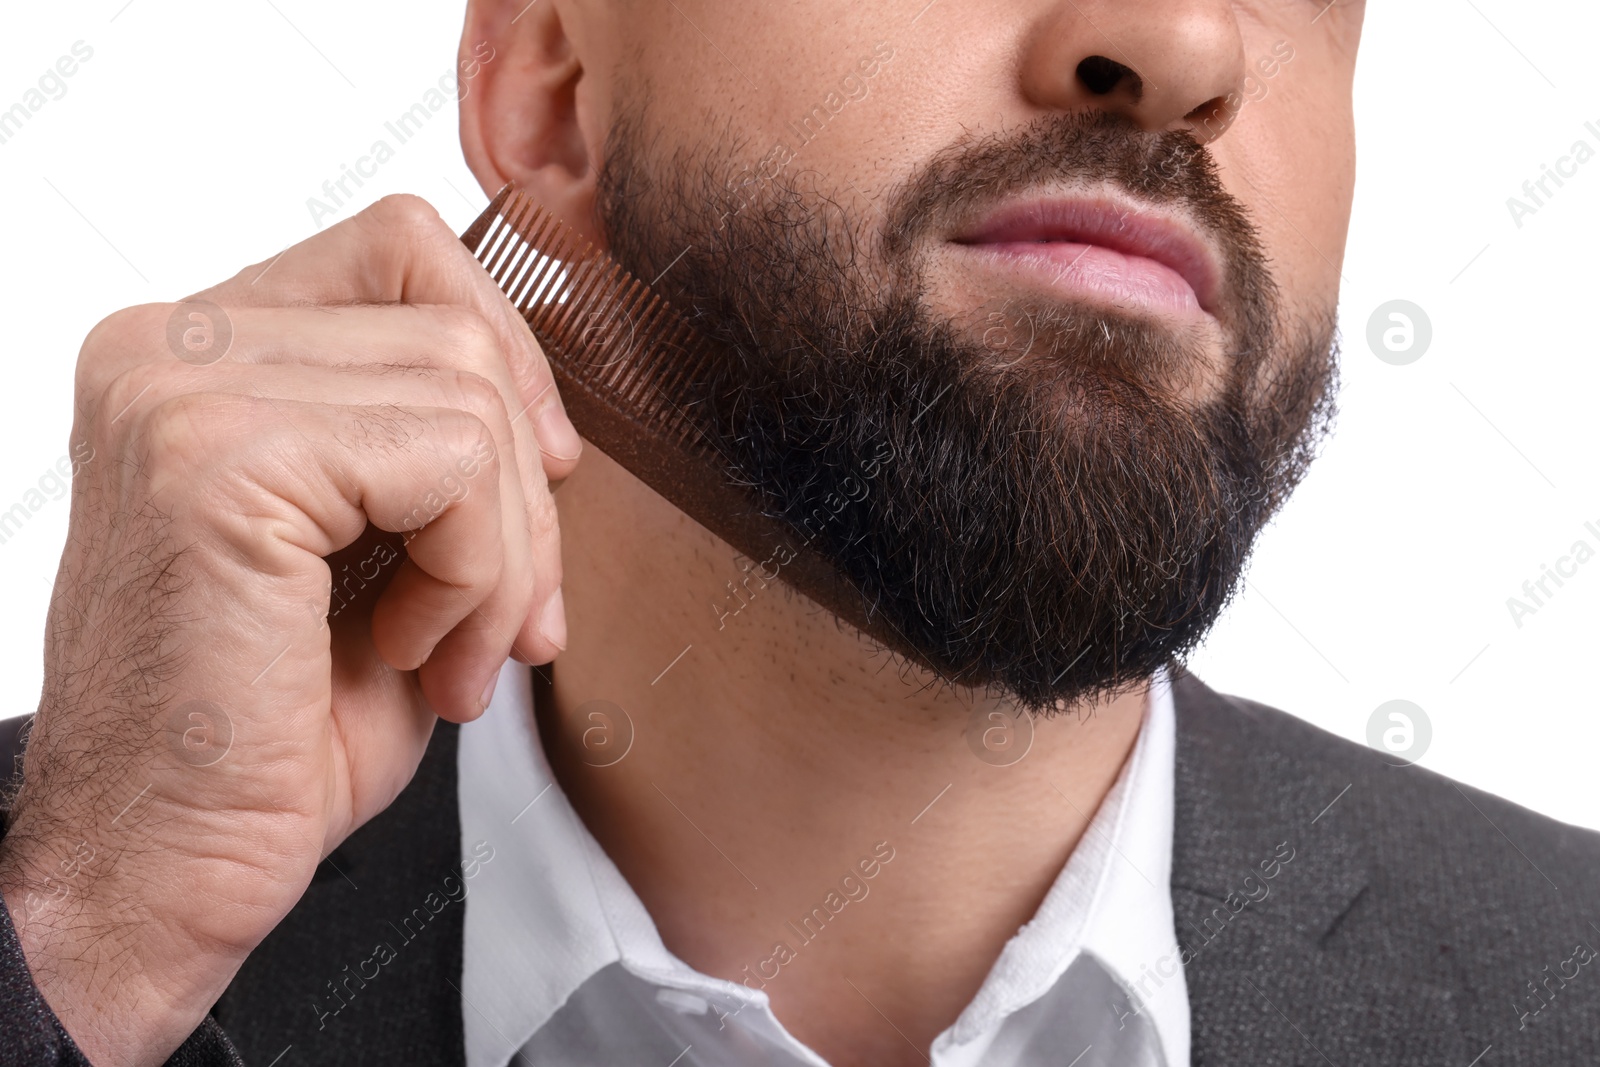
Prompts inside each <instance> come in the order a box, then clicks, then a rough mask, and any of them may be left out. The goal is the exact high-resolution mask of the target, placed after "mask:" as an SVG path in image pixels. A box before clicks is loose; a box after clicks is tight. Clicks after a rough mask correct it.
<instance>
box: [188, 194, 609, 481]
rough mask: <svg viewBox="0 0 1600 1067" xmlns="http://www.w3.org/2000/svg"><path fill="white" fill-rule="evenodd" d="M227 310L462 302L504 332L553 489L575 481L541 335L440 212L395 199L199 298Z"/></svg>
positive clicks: (567, 432) (570, 431)
mask: <svg viewBox="0 0 1600 1067" xmlns="http://www.w3.org/2000/svg"><path fill="white" fill-rule="evenodd" d="M194 298H198V299H205V300H210V301H212V302H213V303H216V304H219V305H222V306H223V307H227V306H229V305H232V306H235V307H240V306H247V307H295V306H307V305H310V306H319V305H333V304H455V305H460V306H465V307H470V308H472V309H474V310H476V311H477V312H478V313H479V314H480V315H482V316H483V317H484V318H485V319H486V320H487V321H488V322H489V323H490V325H491V326H492V327H493V328H494V331H495V334H496V336H497V337H498V339H499V341H500V346H501V349H502V350H503V351H504V352H505V354H506V362H507V365H508V366H509V368H510V370H511V378H512V381H513V383H514V384H515V385H516V388H517V391H518V393H519V394H520V396H521V405H520V407H521V410H520V411H517V410H513V411H512V413H511V414H512V418H513V419H514V420H517V419H523V418H525V419H527V420H528V421H529V423H530V424H531V425H532V426H533V429H534V435H535V437H536V438H537V439H538V442H539V450H540V452H541V453H542V454H543V462H544V469H545V476H546V477H547V478H549V479H550V480H551V481H557V480H559V479H561V478H565V477H566V476H567V475H569V474H571V473H572V469H573V467H574V466H575V465H576V463H577V460H578V454H579V453H580V452H581V451H582V448H583V442H582V439H581V438H580V437H579V436H578V431H577V430H576V429H574V428H573V425H572V422H571V420H569V419H568V418H567V413H566V409H565V408H564V407H563V406H562V403H561V398H560V396H559V394H558V392H557V390H556V388H555V380H554V378H552V377H551V374H550V365H549V364H548V363H547V362H546V360H545V358H544V352H543V351H542V350H540V348H539V344H538V342H537V341H536V340H534V337H533V331H531V330H529V329H528V325H527V323H526V322H524V321H523V318H522V316H521V315H519V314H518V313H517V310H516V308H515V307H513V306H512V304H511V301H510V300H508V299H506V296H505V294H504V293H502V292H501V291H500V289H499V288H498V287H497V286H496V285H495V284H494V280H493V279H492V278H490V277H489V274H488V272H487V271H485V270H484V269H483V267H482V266H481V265H479V263H478V261H477V260H476V259H474V258H473V257H472V253H470V252H468V251H467V248H466V246H465V245H463V244H462V243H461V240H460V238H459V237H457V235H456V234H455V232H454V231H453V230H451V229H450V227H449V226H448V225H447V224H446V223H445V221H444V220H443V219H442V218H440V217H439V213H438V212H437V211H435V210H434V209H433V206H432V205H431V204H429V203H428V202H427V201H426V200H423V199H422V198H421V197H416V196H408V195H395V196H386V197H384V198H383V199H382V200H379V201H378V202H377V203H375V204H373V205H372V206H371V207H369V208H367V209H365V210H364V211H362V212H360V213H359V214H356V215H353V216H351V217H350V218H348V219H345V220H344V221H342V222H340V223H338V224H337V225H334V226H330V227H329V228H328V229H326V230H324V231H323V232H321V233H319V234H316V235H314V236H312V237H308V238H306V239H305V240H304V241H301V242H300V243H299V244H296V245H292V246H291V247H289V248H288V249H286V250H284V251H283V252H282V253H280V254H279V255H278V256H277V257H275V258H274V259H272V260H269V261H265V262H263V263H258V264H255V265H254V266H250V267H246V268H245V269H244V270H242V271H240V272H239V273H238V274H236V275H234V276H233V277H232V278H230V279H228V280H227V281H225V282H223V283H221V284H220V285H215V286H212V287H211V288H210V289H207V290H205V291H203V292H200V293H196V294H195V295H194V297H193V298H191V299H194Z"/></svg>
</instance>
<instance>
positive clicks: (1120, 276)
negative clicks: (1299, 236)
mask: <svg viewBox="0 0 1600 1067" xmlns="http://www.w3.org/2000/svg"><path fill="white" fill-rule="evenodd" d="M950 243H951V244H952V245H954V246H956V247H957V248H960V249H962V250H964V251H967V252H969V253H971V254H972V255H973V256H975V257H978V259H979V264H980V265H981V266H986V267H988V268H990V269H995V270H999V271H1001V272H1002V273H1005V274H1007V275H1009V276H1011V277H1012V278H1015V279H1017V280H1020V281H1022V282H1024V283H1025V284H1028V285H1030V286H1033V287H1043V288H1045V289H1047V290H1049V291H1050V292H1052V293H1053V294H1057V295H1061V296H1066V297H1071V298H1076V299H1080V300H1081V299H1088V300H1090V301H1093V302H1100V303H1105V304H1109V305H1111V306H1114V307H1119V308H1132V309H1136V310H1142V311H1150V312H1167V313H1172V314H1176V315H1179V316H1182V317H1193V316H1198V315H1205V316H1210V315H1213V314H1214V313H1215V307H1216V302H1217V297H1218V286H1219V279H1220V277H1221V271H1220V270H1219V269H1218V266H1217V261H1216V257H1215V255H1214V254H1213V252H1212V250H1211V248H1210V247H1209V246H1208V245H1207V243H1206V242H1204V241H1202V240H1201V239H1200V238H1199V236H1197V234H1196V233H1195V231H1194V230H1193V229H1192V228H1191V227H1190V226H1188V225H1186V224H1185V223H1184V222H1183V221H1181V220H1180V219H1179V218H1177V217H1174V216H1170V215H1165V214H1161V213H1158V212H1156V211H1153V210H1150V209H1148V208H1144V207H1141V206H1138V205H1135V204H1133V203H1132V202H1117V201H1114V200H1112V199H1109V198H1102V197H1096V198H1068V197H1035V198H1031V199H1027V200H1021V201H1014V202H1012V203H1009V204H1006V205H1004V206H1002V207H1000V208H998V209H996V210H995V211H992V212H990V213H989V214H987V215H985V216H983V217H982V218H980V219H978V220H977V221H976V222H975V223H974V224H973V225H971V226H970V227H968V228H965V229H963V230H961V231H960V232H959V233H958V234H957V235H956V236H954V237H952V238H950Z"/></svg>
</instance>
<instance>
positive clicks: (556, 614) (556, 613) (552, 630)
mask: <svg viewBox="0 0 1600 1067" xmlns="http://www.w3.org/2000/svg"><path fill="white" fill-rule="evenodd" d="M539 633H540V634H541V635H543V637H544V639H545V640H546V641H549V642H550V643H551V644H552V645H555V646H556V647H557V648H559V649H560V650H561V651H563V652H565V651H566V650H567V608H566V605H565V603H563V602H562V599H561V590H559V589H557V590H556V591H555V594H554V595H553V596H551V597H550V599H549V600H547V601H545V604H544V611H542V612H540V613H539Z"/></svg>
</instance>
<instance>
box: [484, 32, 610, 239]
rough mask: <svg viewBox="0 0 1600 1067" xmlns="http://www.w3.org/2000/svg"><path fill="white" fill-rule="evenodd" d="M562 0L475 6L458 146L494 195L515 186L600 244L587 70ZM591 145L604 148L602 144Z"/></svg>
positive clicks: (489, 192) (486, 189)
mask: <svg viewBox="0 0 1600 1067" xmlns="http://www.w3.org/2000/svg"><path fill="white" fill-rule="evenodd" d="M564 7H565V5H562V4H558V3H557V0H536V2H535V3H533V4H531V5H530V4H528V3H527V0H470V3H469V4H468V7H467V17H466V25H465V27H464V29H463V31H462V36H461V47H460V49H459V52H458V70H459V71H460V89H459V94H458V95H459V98H460V109H461V147H462V151H463V153H464V154H465V156H466V160H467V166H468V167H470V168H471V169H472V173H473V175H474V176H476V177H477V179H478V184H479V185H480V186H481V187H482V188H483V189H484V191H485V192H486V193H488V194H490V195H492V194H493V193H495V192H496V191H497V190H498V189H499V188H500V187H501V186H502V185H504V184H505V183H506V182H508V181H510V182H515V183H517V185H519V186H521V187H522V188H524V189H527V190H528V191H529V192H530V193H531V194H532V195H533V196H534V197H535V198H536V199H537V200H539V201H540V202H541V203H542V204H544V205H545V206H547V207H548V208H550V209H551V210H552V211H554V212H555V213H556V214H557V215H559V216H561V217H562V218H563V219H565V220H566V221H567V223H568V225H570V226H572V227H573V229H574V230H577V231H578V232H579V233H580V234H581V235H582V236H584V237H587V238H589V239H591V240H593V239H595V234H594V233H593V230H594V227H593V225H592V222H591V220H592V218H593V208H594V182H595V166H594V161H593V160H591V148H590V143H591V142H590V141H589V140H588V135H594V134H597V133H598V132H600V131H590V130H586V129H584V123H583V122H582V121H580V114H581V113H582V112H583V109H581V108H580V106H579V94H580V92H582V91H583V90H584V89H585V88H586V83H585V81H584V79H585V76H586V69H585V66H584V63H583V58H582V56H580V54H579V50H578V49H577V48H576V47H575V46H574V43H573V41H572V39H571V37H570V36H569V34H568V32H567V30H568V27H567V25H566V24H565V23H564V21H563V15H564ZM594 143H596V144H598V143H599V142H598V140H597V141H595V142H594Z"/></svg>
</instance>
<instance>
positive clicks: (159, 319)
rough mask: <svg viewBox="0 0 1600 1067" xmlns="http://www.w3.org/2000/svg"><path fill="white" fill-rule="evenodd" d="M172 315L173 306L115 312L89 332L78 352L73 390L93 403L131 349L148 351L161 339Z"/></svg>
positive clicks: (151, 305) (146, 307) (123, 309)
mask: <svg viewBox="0 0 1600 1067" xmlns="http://www.w3.org/2000/svg"><path fill="white" fill-rule="evenodd" d="M171 312H172V305H171V304H138V305H135V306H133V307H125V308H121V309H119V310H117V311H113V312H112V313H111V314H109V315H107V316H106V317H105V318H103V319H101V320H100V321H99V322H97V323H95V325H94V327H93V328H92V329H90V330H89V333H88V334H87V336H85V337H84V339H83V345H82V347H81V348H79V350H78V363H77V367H76V371H75V375H74V386H75V388H76V390H77V393H78V396H79V397H80V398H83V399H87V400H92V399H93V398H94V397H95V396H97V395H98V394H99V392H100V390H101V389H102V388H104V386H105V383H106V380H107V378H108V377H109V376H110V375H111V374H112V373H114V372H115V371H114V369H115V367H116V366H117V365H118V364H119V363H120V361H121V360H122V359H124V358H125V356H126V353H127V352H128V350H129V349H146V348H148V347H149V346H150V345H151V343H152V341H153V340H155V339H159V338H160V337H161V336H162V333H163V331H164V330H165V328H166V321H167V318H168V316H169V315H170V314H171Z"/></svg>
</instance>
